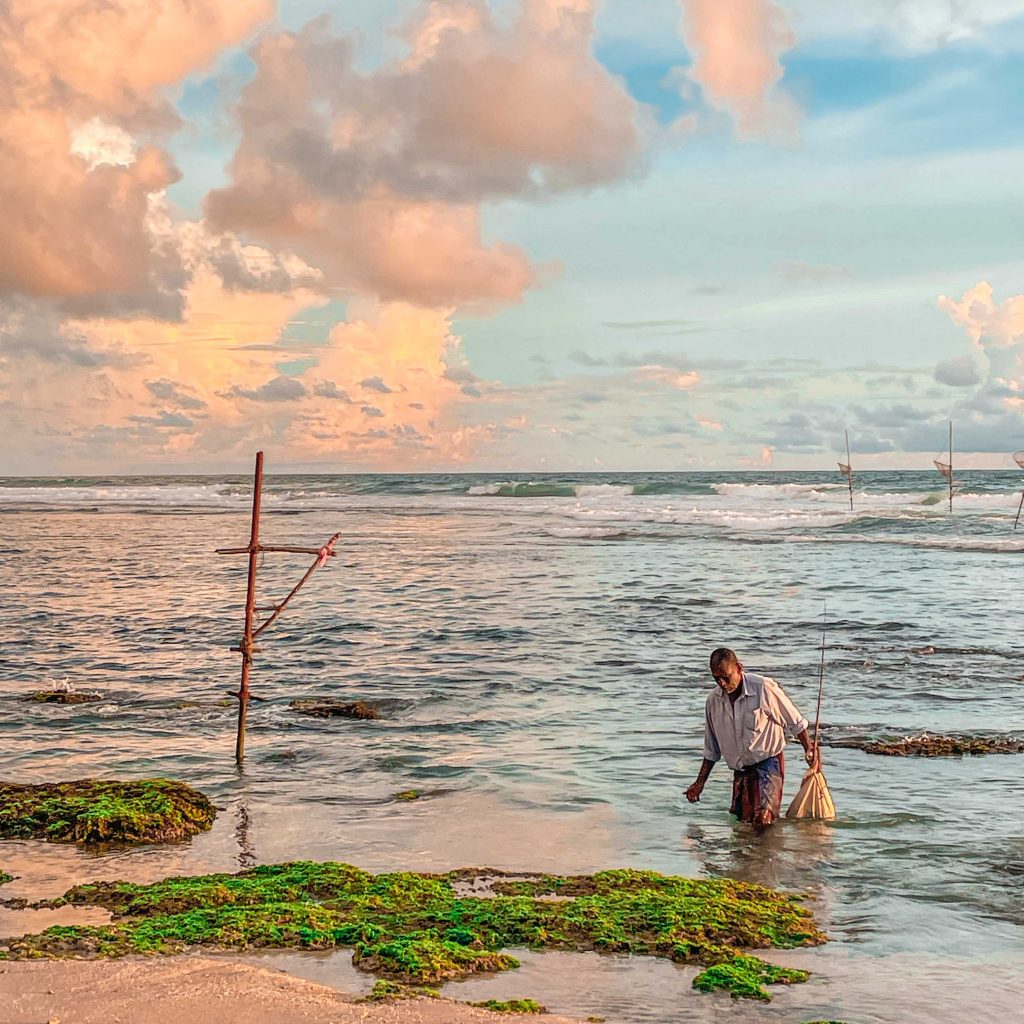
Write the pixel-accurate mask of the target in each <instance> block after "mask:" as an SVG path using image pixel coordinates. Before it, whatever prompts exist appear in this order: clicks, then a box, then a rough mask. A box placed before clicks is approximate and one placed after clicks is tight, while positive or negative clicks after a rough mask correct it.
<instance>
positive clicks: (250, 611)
mask: <svg viewBox="0 0 1024 1024" xmlns="http://www.w3.org/2000/svg"><path fill="white" fill-rule="evenodd" d="M262 499H263V452H257V453H256V473H255V476H254V479H253V490H252V526H251V528H250V530H249V548H248V551H249V581H248V584H247V586H246V590H245V629H244V631H243V633H242V641H241V643H240V644H239V645H238V648H237V649H238V650H239V651H241V653H242V682H241V685H240V686H239V687H238V732H237V734H236V736H235V764H237V765H241V763H242V762H243V761H244V760H245V722H246V718H247V717H248V714H249V671H250V669H251V668H252V655H253V646H252V625H253V617H254V615H255V612H256V563H257V559H258V557H259V553H260V503H261V501H262Z"/></svg>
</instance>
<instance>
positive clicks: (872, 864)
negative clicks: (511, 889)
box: [0, 470, 1024, 1024]
mask: <svg viewBox="0 0 1024 1024" xmlns="http://www.w3.org/2000/svg"><path fill="white" fill-rule="evenodd" d="M958 477H962V480H961V482H960V489H959V491H958V493H957V495H956V497H955V498H954V507H953V512H952V514H950V513H949V511H948V508H947V494H946V490H945V487H946V484H945V481H944V480H943V479H942V477H940V476H939V474H938V473H936V472H934V471H931V472H873V473H867V472H865V473H861V474H858V475H857V477H856V478H855V487H854V506H855V507H854V510H853V511H852V512H851V511H850V509H849V496H848V492H847V489H846V484H845V482H844V481H843V480H842V478H840V477H839V475H838V474H837V473H775V472H763V473H680V474H653V473H646V474H611V473H601V474H581V475H575V476H573V475H568V476H558V475H552V474H530V475H517V476H514V477H513V476H506V475H502V474H452V475H431V476H384V475H347V476H331V475H270V476H268V477H267V478H266V480H265V494H264V516H263V521H262V539H263V540H264V542H265V543H268V544H275V543H276V544H299V545H312V546H318V545H320V544H322V543H323V542H324V541H325V540H326V539H327V538H328V537H329V536H330V535H331V534H333V533H335V532H339V531H340V533H341V539H340V541H339V543H338V546H337V551H338V557H336V558H334V559H332V560H331V561H330V562H329V563H328V565H327V566H325V567H324V568H323V569H320V570H318V571H317V572H316V573H315V574H314V575H313V577H312V579H311V580H310V582H309V583H308V584H307V585H306V587H305V588H304V589H303V590H302V592H301V593H300V595H299V596H298V597H297V598H296V599H295V601H294V602H293V603H292V604H291V605H290V606H289V608H288V611H287V612H286V613H285V616H284V618H283V619H282V620H281V621H280V622H279V623H276V624H275V625H274V626H273V627H271V629H270V631H268V633H267V634H266V635H265V637H264V638H263V639H262V641H261V647H262V651H261V653H260V654H259V655H258V656H257V659H256V664H255V668H254V671H253V677H252V687H253V693H254V694H256V695H257V696H259V697H262V698H264V699H263V701H261V702H258V703H254V704H253V705H252V706H251V707H250V712H249V722H250V728H249V737H248V745H247V752H248V757H247V759H246V762H245V766H244V769H242V770H241V771H238V770H236V768H235V765H234V763H233V751H234V722H235V707H234V702H233V701H231V700H230V698H229V697H228V694H229V691H233V690H235V689H236V688H237V684H238V673H239V658H238V655H237V654H236V653H232V652H231V650H230V647H231V646H232V645H233V644H235V643H237V641H238V638H239V634H240V631H241V624H242V608H243V602H244V593H245V558H244V556H222V555H216V554H215V553H214V549H215V548H219V547H230V546H242V545H244V544H246V543H247V541H248V518H249V503H250V496H251V479H250V478H249V477H248V476H238V477H230V476H217V477H184V476H173V477H172V476H167V477H156V476H154V477H110V478H103V479H99V478H62V479H44V478H40V479H27V478H7V479H0V586H2V592H3V594H4V596H5V600H4V601H3V603H2V605H0V701H2V702H3V703H2V706H3V709H4V714H3V715H2V716H0V777H3V778H5V779H9V780H15V781H26V782H27V781H55V780H59V779H66V778H76V777H85V776H89V775H104V776H118V777H136V778H138V777H149V776H154V775H165V776H169V777H172V778H177V779H182V780H184V781H187V782H190V783H192V784H194V785H196V786H197V787H198V788H200V789H202V790H203V791H204V792H206V793H208V794H209V795H210V796H211V797H213V798H214V799H215V801H216V802H217V803H218V805H219V806H220V807H221V808H222V811H221V813H220V815H219V818H218V822H217V824H216V825H215V826H214V829H213V830H212V831H211V832H210V833H208V834H206V835H204V836H201V837H198V838H196V839H194V840H193V841H191V842H190V843H186V844H182V845H179V846H171V847H165V848H144V849H135V850H118V849H110V850H102V851H81V850H76V849H73V848H67V847H58V846H52V845H51V846H48V845H43V844H37V843H20V842H7V843H0V868H6V869H7V870H8V871H12V873H15V874H18V875H20V876H21V878H19V879H18V880H17V881H15V882H14V883H12V884H11V885H10V886H6V887H5V892H4V895H10V896H18V895H30V896H41V895H56V894H58V893H60V892H62V891H63V890H64V889H65V888H67V887H68V886H69V885H70V884H72V883H73V882H80V881H85V880H91V879H97V878H115V877H118V878H130V879H137V880H149V879H156V878H160V877H164V876H166V875H169V874H176V873H195V872H199V871H207V870H238V869H239V867H240V866H241V867H245V866H249V865H251V864H253V863H257V862H260V863H262V862H273V861H280V860H294V859H307V858H309V859H335V860H346V861H350V862H352V863H354V864H358V865H360V866H362V867H365V868H368V869H371V870H381V869H395V868H409V869H422V870H428V869H429V870H440V869H447V868H452V867H461V866H469V865H488V866H491V867H495V868H509V869H516V870H545V871H558V872H565V873H577V872H583V871H590V870H594V869H598V868H604V867H617V866H635V867H645V868H652V869H655V870H659V871H665V872H669V873H673V874H687V875H699V874H708V873H711V874H727V875H732V876H735V877H739V878H744V879H748V880H752V881H759V882H763V883H765V884H769V885H777V886H782V887H785V888H787V889H792V890H797V891H801V892H806V893H808V894H809V895H810V896H811V898H812V900H813V906H814V908H815V911H816V914H817V915H818V917H819V919H820V920H821V922H822V923H823V926H824V927H825V928H826V930H827V931H828V932H829V934H830V936H831V938H832V940H833V941H832V942H831V943H829V944H828V945H827V946H824V947H821V948H820V949H814V950H797V951H788V952H774V953H771V954H768V956H770V958H771V959H773V960H775V961H776V962H779V963H784V964H793V965H799V966H805V967H808V968H809V969H810V970H811V971H813V972H814V973H813V976H812V978H811V980H810V981H809V982H808V983H807V984H805V985H797V986H793V987H791V988H785V989H781V990H775V992H774V993H773V994H774V999H773V1002H772V1003H771V1004H768V1005H764V1006H762V1005H757V1006H753V1005H749V1004H743V1005H742V1006H741V1007H739V1010H737V1009H736V1007H735V1006H734V1005H733V1004H732V1003H731V1001H730V1000H729V999H728V997H725V996H721V997H720V996H707V995H699V994H697V993H696V992H694V991H692V990H691V988H690V980H691V979H692V976H693V974H694V973H695V972H694V970H693V969H692V968H682V967H676V966H674V965H672V964H669V963H667V962H652V961H647V960H643V959H640V958H637V959H635V960H630V959H624V958H617V959H612V958H598V957H597V956H596V954H595V955H570V954H555V953H548V954H530V953H526V954H524V956H523V961H524V963H523V967H522V968H521V970H520V971H518V972H511V973H509V974H507V975H500V976H494V977H489V978H477V979H472V980H470V981H467V982H462V983H457V984H454V985H451V986H448V988H447V990H446V991H447V992H448V993H449V994H452V995H454V996H456V997H457V998H467V999H470V998H472V999H477V998H480V999H483V998H491V997H495V998H507V997H509V996H516V997H532V998H537V999H539V1000H540V1001H541V1002H544V1003H545V1004H546V1005H547V1006H548V1007H549V1008H550V1009H552V1010H553V1011H557V1012H561V1013H566V1014H571V1015H580V1016H586V1015H588V1014H599V1015H602V1016H605V1017H606V1018H607V1019H608V1021H609V1022H611V1024H614V1022H621V1024H639V1022H652V1024H653V1022H674V1021H706V1022H712V1021H719V1020H722V1019H724V1018H725V1017H726V1016H728V1015H734V1014H735V1013H736V1012H739V1011H742V1019H743V1020H745V1021H762V1020H763V1021H802V1020H810V1019H814V1018H832V1019H840V1020H844V1021H849V1022H851V1024H852V1022H859V1021H860V1022H864V1021H892V1022H894V1024H895V1022H897V1021H898V1022H901V1024H907V1022H917V1021H921V1022H925V1021H945V1020H949V1021H953V1020H959V1019H960V1018H961V1017H962V1016H963V1013H964V1011H965V1009H967V1008H969V1009H970V1011H971V1012H972V1013H974V1014H977V1015H979V1016H980V1015H991V1016H993V1017H998V1016H1000V1015H1001V1016H1002V1017H1004V1018H1006V1019H1013V1018H1014V1017H1015V1016H1016V1015H1017V1014H1018V1013H1019V1008H1020V1004H1021V1001H1022V999H1024V970H1022V969H1021V965H1022V964H1024V931H1022V926H1024V891H1022V881H1024V824H1022V823H1021V819H1020V818H1019V817H1018V814H1019V809H1018V808H1017V806H1016V804H1015V803H1014V800H1016V799H1018V798H1019V797H1020V793H1021V784H1020V780H1019V777H1018V776H1016V775H1014V772H1016V771H1020V767H1021V765H1022V763H1024V762H1022V759H1021V756H1020V755H1017V756H1014V755H993V756H988V757H973V758H972V757H967V758H963V759H960V758H952V759H916V758H911V759H904V758H885V757H878V756H872V755H870V754H866V753H864V752H862V751H860V750H856V749H848V748H845V747H831V746H826V747H825V748H824V751H823V753H824V766H825V772H826V776H827V778H828V781H829V785H830V788H831V790H832V793H833V796H834V798H835V802H836V805H837V808H838V818H837V820H836V821H835V822H833V823H827V824H824V823H793V822H782V823H780V824H779V825H777V826H776V827H775V828H774V829H773V830H771V832H770V833H769V834H768V835H767V836H765V837H761V838H756V837H754V836H752V835H751V834H750V833H749V832H748V831H746V830H745V829H743V828H738V827H736V826H734V825H733V824H732V823H731V821H730V819H729V816H728V813H727V808H728V801H729V788H730V773H729V772H728V770H727V769H726V768H725V767H724V766H719V767H717V768H716V770H715V772H714V773H713V774H712V777H711V781H710V782H709V783H708V786H707V788H706V790H705V793H704V797H703V799H702V801H701V802H700V803H699V804H696V805H690V804H688V803H687V802H686V800H685V798H684V797H683V795H682V791H683V790H684V789H685V788H686V787H687V786H688V785H689V784H690V783H691V782H692V781H693V779H694V777H695V775H696V772H697V769H698V767H699V765H700V759H701V735H702V727H703V703H704V699H705V697H706V694H707V693H708V692H709V690H710V688H711V687H712V685H713V683H712V681H711V679H710V676H709V674H708V671H707V657H708V654H709V652H710V651H711V650H712V649H713V648H714V647H717V646H722V645H724V646H730V647H733V648H735V649H736V650H737V652H738V653H739V655H740V657H741V659H742V660H743V662H744V664H745V665H746V666H747V667H748V668H750V669H751V670H753V671H757V672H762V673H765V674H769V675H772V676H774V677H775V678H777V679H778V680H779V682H781V683H782V684H783V686H784V687H785V688H786V690H787V692H788V693H789V694H790V696H791V697H793V699H794V700H795V701H796V703H797V704H798V706H799V707H800V708H801V709H802V710H803V712H804V714H805V715H807V716H808V717H810V718H813V713H814V703H815V700H816V697H817V684H818V662H819V657H820V645H821V639H822V632H821V630H822V612H823V609H824V610H825V621H826V627H825V628H826V632H825V685H824V700H823V710H822V719H823V721H824V723H825V724H826V729H825V732H824V736H825V737H826V739H827V740H829V741H831V740H834V739H840V740H843V739H856V738H858V737H865V736H873V735H876V734H880V733H883V732H885V733H896V734H900V735H904V734H919V733H921V732H924V731H929V732H950V731H957V732H969V733H984V734H987V733H999V734H1014V735H1016V736H1021V737H1024V699H1022V698H1024V641H1022V638H1021V634H1020V630H1021V627H1022V614H1021V613H1022V612H1024V597H1022V593H1024V575H1022V573H1024V560H1022V558H1024V527H1022V528H1021V529H1020V530H1018V531H1016V532H1014V529H1013V524H1014V516H1015V514H1016V512H1017V506H1018V501H1019V500H1020V494H1021V490H1020V488H1021V487H1022V485H1024V473H1021V472H1019V471H1011V470H1008V471H998V472H997V471H984V472H983V471H975V472H966V473H961V474H958ZM308 564H309V559H308V558H307V557H306V556H302V555H284V554H267V555H266V556H265V558H264V561H263V564H262V566H261V568H260V571H259V590H260V596H261V598H262V599H263V603H268V602H269V600H272V599H273V598H278V599H279V598H280V597H282V596H283V595H284V594H285V593H287V591H288V589H289V588H290V586H291V585H292V583H293V582H294V581H295V580H296V579H297V578H298V576H299V575H301V573H302V572H303V571H304V570H305V568H306V567H307V566H308ZM53 684H66V685H68V686H72V687H75V688H77V689H80V690H88V691H95V692H98V693H99V694H101V696H102V699H101V700H100V701H98V702H96V703H91V704H84V705H75V706H55V705H39V704H31V703H24V702H23V701H21V700H20V699H19V698H20V697H21V696H23V695H24V694H27V693H29V692H31V691H34V690H38V689H41V688H45V687H47V686H49V685H53ZM318 696H332V697H339V698H344V699H345V700H365V701H367V702H369V703H371V704H373V705H374V706H376V707H377V708H379V710H380V711H381V713H382V714H383V716H384V717H383V719H382V720H381V721H377V722H374V721H365V722H364V721H346V720H337V719H335V720H319V719H312V718H306V717H303V716H300V715H298V714H296V713H295V712H294V711H293V710H292V709H291V708H290V707H289V702H290V701H292V700H294V699H296V698H301V697H318ZM790 750H791V753H790V758H789V772H788V775H787V786H786V794H787V795H786V800H787V801H788V799H789V797H790V796H791V795H792V794H794V793H795V792H796V789H797V787H798V785H799V780H800V774H801V768H802V759H801V757H800V756H799V755H800V751H799V748H797V747H795V746H793V747H791V748H790ZM410 789H414V790H417V791H419V792H420V793H421V798H420V799H418V800H416V801H414V802H403V801H398V800H396V799H395V794H396V793H398V792H401V791H404V790H410ZM47 913H50V914H51V915H52V914H56V913H59V912H35V915H34V916H33V915H30V914H29V912H14V911H0V932H3V933H4V934H11V930H12V929H17V930H20V931H24V930H27V928H29V927H31V928H32V929H35V928H36V927H43V926H45V925H46V924H48V923H51V921H55V920H57V918H56V917H52V916H46V915H47ZM40 915H41V916H40ZM254 959H255V960H257V961H258V962H264V963H266V962H271V963H274V964H275V965H278V966H284V967H286V968H287V969H288V970H292V971H295V972H297V973H300V974H303V975H305V976H308V977H312V978H315V979H317V980H325V979H326V980H330V981H332V982H334V983H337V984H339V985H342V986H343V987H348V988H359V987H362V988H363V989H368V988H369V987H370V984H372V979H371V978H369V977H367V976H365V975H361V974H359V973H358V972H355V971H354V970H353V969H352V967H351V965H350V964H349V963H348V954H347V953H345V952H340V953H337V954H288V955H277V954H275V955H273V956H264V957H260V958H254Z"/></svg>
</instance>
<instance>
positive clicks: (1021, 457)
mask: <svg viewBox="0 0 1024 1024" xmlns="http://www.w3.org/2000/svg"><path fill="white" fill-rule="evenodd" d="M1013 461H1014V462H1016V463H1017V465H1018V466H1020V468H1021V469H1024V450H1022V451H1019V452H1014V453H1013Z"/></svg>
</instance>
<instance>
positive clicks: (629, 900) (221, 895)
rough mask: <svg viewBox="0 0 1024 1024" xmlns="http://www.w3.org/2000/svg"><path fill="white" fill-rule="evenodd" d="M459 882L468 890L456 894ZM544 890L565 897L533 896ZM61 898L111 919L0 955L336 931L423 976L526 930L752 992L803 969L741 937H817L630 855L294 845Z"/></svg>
mask: <svg viewBox="0 0 1024 1024" xmlns="http://www.w3.org/2000/svg"><path fill="white" fill-rule="evenodd" d="M496 876H499V881H498V883H497V884H495V885H491V890H490V891H491V893H493V895H481V893H480V889H481V886H483V887H486V886H487V885H488V884H489V883H491V882H492V881H493V879H494V878H495V877H496ZM467 887H473V889H474V892H473V894H471V895H464V894H462V890H463V889H465V888H467ZM509 888H513V889H514V892H512V893H510V892H508V891H507V890H508V889H509ZM501 889H505V890H506V891H504V892H502V891H500V890H501ZM552 892H557V893H559V894H560V895H562V896H564V897H565V898H563V899H557V900H553V899H549V898H546V896H547V895H548V894H550V893H552ZM68 904H70V905H83V906H99V907H105V908H107V909H108V910H110V911H111V912H112V914H113V916H114V920H113V922H112V923H111V924H109V925H105V926H101V927H85V926H72V927H52V928H48V929H47V930H46V931H44V932H42V933H41V934H38V935H28V936H24V937H22V938H20V939H12V940H10V941H9V944H8V949H7V951H6V954H5V955H6V956H7V957H16V958H26V957H68V956H72V957H73V956H103V957H115V956H124V955H127V954H131V953H177V952H181V951H183V950H186V949H188V948H189V947H195V946H207V947H218V948H232V949H247V948H254V947H259V948H278V949H279V948H292V947H297V948H305V949H329V948H331V947H336V946H346V947H351V948H352V949H353V962H354V963H355V964H356V965H357V966H359V967H361V968H362V969H363V970H367V971H371V972H372V973H374V974H377V975H380V976H382V977H384V978H386V979H388V980H391V981H395V982H402V983H405V984H412V985H423V984H427V983H437V982H441V981H445V980H447V979H450V978H458V977H463V976H466V975H470V974H472V973H474V972H478V971H500V970H507V969H509V968H514V967H517V966H518V963H517V961H516V960H515V959H514V958H513V957H511V956H509V955H508V954H507V953H505V952H503V950H506V949H509V948H512V947H516V946H527V947H530V948H532V949H561V950H573V951H590V950H595V951H598V952H608V953H631V954H636V955H646V956H659V957H666V958H668V959H670V960H673V961H675V962H677V963H687V964H699V965H702V966H704V967H707V968H718V969H719V970H718V973H717V974H715V975H713V978H714V979H715V981H714V984H712V982H711V981H710V980H708V979H707V977H706V976H708V975H709V973H710V972H709V971H705V972H704V974H703V975H700V976H699V977H700V978H705V982H703V983H702V984H701V985H699V986H698V987H706V988H720V989H725V990H728V991H730V992H732V993H733V994H734V995H736V996H753V997H755V998H759V999H767V998H769V997H768V994H767V993H766V992H765V991H764V989H763V987H761V986H762V984H773V983H778V982H782V983H789V982H792V981H799V980H803V978H804V977H805V976H806V975H804V974H802V973H800V972H785V971H782V970H781V969H779V968H774V967H772V966H771V965H769V964H766V963H764V962H763V961H761V960H759V959H757V958H756V957H754V956H751V955H749V954H745V953H742V952H741V950H744V949H756V948H768V947H785V948H788V947H794V946H807V945H816V944H818V943H820V942H824V941H825V936H824V935H823V934H822V933H821V932H820V931H819V930H818V929H817V928H816V927H815V925H814V922H813V920H812V919H811V915H810V912H809V911H808V910H807V909H806V908H805V907H804V906H803V905H802V903H801V901H800V898H799V897H796V896H790V895H786V894H784V893H780V892H776V891H774V890H772V889H767V888H764V887H762V886H758V885H751V884H748V883H745V882H737V881H733V880H732V879H727V878H722V879H688V878H678V877H673V876H667V875H659V874H655V873H654V872H650V871H631V870H617V871H602V872H600V873H598V874H596V875H586V876H575V877H561V876H552V875H545V876H542V877H539V878H536V879H533V880H529V879H523V878H522V877H521V876H517V878H516V880H515V881H514V882H508V881H505V882H502V881H501V880H500V873H496V872H490V871H486V870H478V869H464V870H460V871H454V872H451V873H449V874H446V875H421V874H413V873H409V872H400V873H394V874H381V875H372V874H369V873H368V872H366V871H362V870H360V869H359V868H355V867H352V866H351V865H348V864H338V863H331V862H328V863H323V864H320V863H313V862H308V861H298V862H294V863H290V864H271V865H262V866H260V867H256V868H252V869H251V870H249V871H242V872H239V873H238V874H234V875H227V874H217V875H204V876H199V877H191V878H189V877H184V878H169V879H166V880H165V881H163V882H157V883H156V884H154V885H133V884H130V883H126V882H96V883H93V884H90V885H80V886H76V887H75V888H73V889H71V890H69V891H68V892H67V893H65V895H64V896H63V897H62V898H61V899H60V900H58V901H56V905H68ZM49 905H50V906H53V905H54V903H52V902H51V903H50V904H49ZM798 973H799V976H798Z"/></svg>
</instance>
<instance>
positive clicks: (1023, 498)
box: [1013, 450, 1024, 530]
mask: <svg viewBox="0 0 1024 1024" xmlns="http://www.w3.org/2000/svg"><path fill="white" fill-rule="evenodd" d="M1013 461H1014V462H1016V463H1017V465H1018V466H1020V468H1021V469H1024V450H1021V451H1019V452H1014V453H1013ZM1022 508H1024V490H1021V492H1020V504H1019V505H1018V506H1017V518H1016V519H1014V521H1013V528H1014V529H1015V530H1016V529H1017V524H1018V523H1019V522H1020V510H1021V509H1022Z"/></svg>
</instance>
